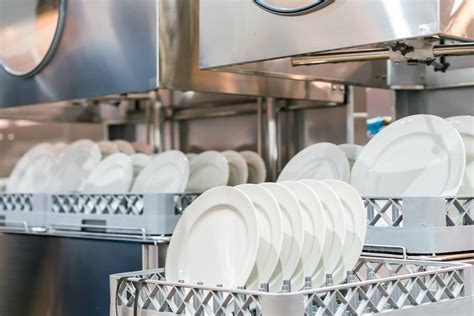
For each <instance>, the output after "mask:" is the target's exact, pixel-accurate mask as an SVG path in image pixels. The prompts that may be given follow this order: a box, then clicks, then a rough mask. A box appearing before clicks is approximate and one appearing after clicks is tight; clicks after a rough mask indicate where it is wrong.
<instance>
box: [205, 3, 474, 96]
mask: <svg viewBox="0 0 474 316" xmlns="http://www.w3.org/2000/svg"><path fill="white" fill-rule="evenodd" d="M200 2H201V7H200V67H201V69H214V70H220V71H228V72H233V73H243V74H258V75H266V76H270V77H275V78H291V79H296V80H324V81H329V82H340V83H349V84H354V85H361V86H372V87H384V88H386V87H395V88H397V87H414V88H438V87H448V86H465V85H474V76H473V71H474V57H473V55H472V54H474V46H473V43H472V41H473V40H474V1H473V0H297V1H294V0H247V1H238V0H201V1H200ZM216 12H219V14H216ZM452 56H456V57H452ZM459 56H462V57H459Z"/></svg>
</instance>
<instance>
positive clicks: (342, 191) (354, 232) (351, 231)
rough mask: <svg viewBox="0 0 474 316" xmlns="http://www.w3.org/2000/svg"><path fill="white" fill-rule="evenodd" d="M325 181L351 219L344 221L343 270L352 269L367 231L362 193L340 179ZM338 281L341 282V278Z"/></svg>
mask: <svg viewBox="0 0 474 316" xmlns="http://www.w3.org/2000/svg"><path fill="white" fill-rule="evenodd" d="M323 183H324V184H327V185H328V186H329V187H330V188H331V189H333V190H334V192H336V194H337V195H338V197H339V199H340V201H341V203H342V206H343V211H344V219H349V221H345V222H344V225H347V226H346V236H345V237H346V238H345V239H344V242H343V245H342V248H343V252H342V253H343V265H344V270H343V272H344V273H345V271H352V270H353V268H354V266H355V265H356V263H357V261H358V260H359V257H360V254H361V252H362V248H363V246H364V242H365V235H366V231H367V211H366V209H365V207H364V203H363V201H362V198H361V196H360V194H359V193H358V192H357V191H356V190H355V189H354V188H353V187H352V186H351V185H349V184H347V183H345V182H343V181H339V180H324V181H323ZM340 224H341V225H343V224H342V223H340ZM336 270H338V267H336ZM342 277H344V275H342ZM337 281H338V283H339V282H340V281H341V280H337Z"/></svg>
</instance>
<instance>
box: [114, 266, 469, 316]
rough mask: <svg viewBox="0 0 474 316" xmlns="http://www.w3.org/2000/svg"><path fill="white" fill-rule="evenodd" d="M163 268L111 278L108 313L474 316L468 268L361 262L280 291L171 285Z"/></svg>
mask: <svg viewBox="0 0 474 316" xmlns="http://www.w3.org/2000/svg"><path fill="white" fill-rule="evenodd" d="M165 276H166V274H165V270H164V269H158V270H150V271H138V272H129V273H123V274H115V275H112V276H111V277H110V297H111V305H110V315H147V316H155V315H242V316H244V315H245V316H246V315H249V316H250V315H256V316H259V315H272V316H283V315H285V316H286V315H294V316H298V315H307V316H313V315H347V316H349V315H362V314H379V313H384V315H428V314H430V313H431V314H436V315H444V314H451V315H457V316H459V315H466V316H467V315H472V306H473V305H472V304H473V296H472V295H473V289H472V286H473V284H472V267H471V266H470V265H467V264H461V263H446V262H443V263H439V262H432V261H411V260H395V259H381V258H380V259H377V258H364V257H361V258H360V260H359V262H358V264H357V266H356V267H355V268H354V271H353V273H352V274H351V273H348V276H350V278H349V281H348V282H347V280H346V283H343V284H341V285H335V286H324V287H321V288H310V287H307V288H306V289H304V290H301V291H295V292H291V291H288V287H286V288H285V287H283V289H286V290H285V291H283V292H280V293H269V292H265V291H264V290H261V291H249V290H245V289H242V288H241V289H225V288H222V287H219V286H214V287H209V285H196V284H186V283H184V282H183V283H181V282H180V283H172V282H168V281H166V278H165Z"/></svg>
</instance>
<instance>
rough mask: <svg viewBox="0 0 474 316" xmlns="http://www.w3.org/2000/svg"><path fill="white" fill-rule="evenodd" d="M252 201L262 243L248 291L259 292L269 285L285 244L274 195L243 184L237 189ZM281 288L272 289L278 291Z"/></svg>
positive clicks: (254, 186)
mask: <svg viewBox="0 0 474 316" xmlns="http://www.w3.org/2000/svg"><path fill="white" fill-rule="evenodd" d="M235 188H236V189H239V190H240V191H242V192H243V193H245V195H246V196H247V197H248V198H249V199H250V201H252V203H253V205H254V207H255V210H256V215H257V224H258V232H259V236H260V243H259V249H258V255H257V261H256V262H255V266H254V269H253V270H252V274H251V275H250V278H249V280H248V282H247V289H251V290H257V289H258V287H259V285H260V284H262V283H269V282H270V278H271V276H272V274H273V271H274V270H275V268H276V267H277V264H278V260H279V259H280V253H281V247H282V243H283V231H282V218H281V211H280V207H279V206H278V203H277V201H276V200H275V198H274V197H273V195H272V194H271V193H270V191H268V190H267V189H265V188H262V187H260V186H257V185H255V184H241V185H238V186H236V187H235ZM278 290H280V287H279V286H278V287H277V288H270V291H278Z"/></svg>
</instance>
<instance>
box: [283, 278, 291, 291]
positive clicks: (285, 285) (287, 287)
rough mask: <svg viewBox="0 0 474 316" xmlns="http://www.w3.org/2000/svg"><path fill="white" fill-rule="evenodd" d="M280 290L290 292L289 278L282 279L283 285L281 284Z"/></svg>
mask: <svg viewBox="0 0 474 316" xmlns="http://www.w3.org/2000/svg"><path fill="white" fill-rule="evenodd" d="M281 291H282V292H283V293H289V292H291V281H290V280H283V285H282V286H281Z"/></svg>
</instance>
